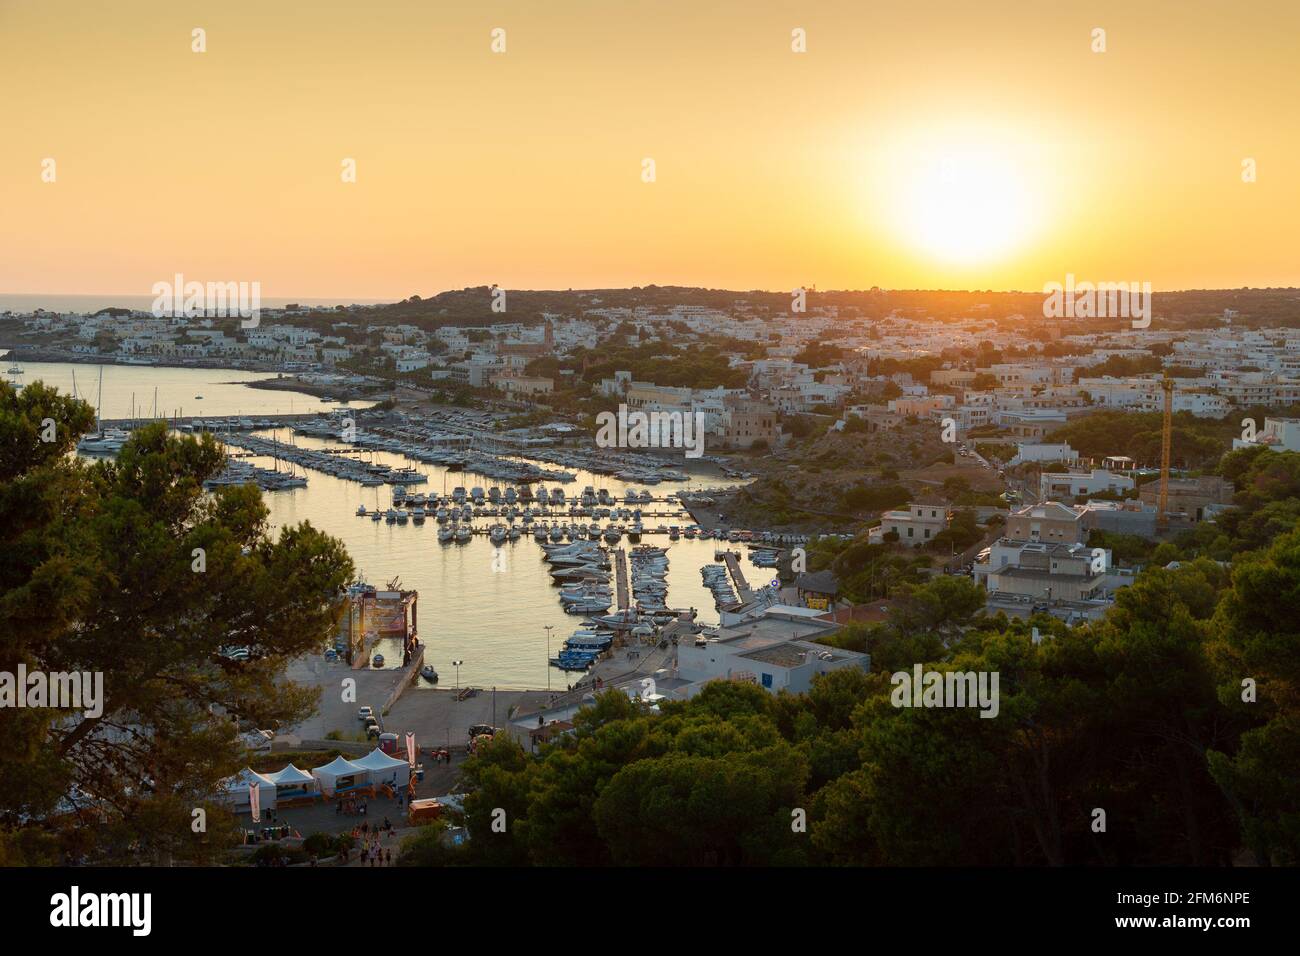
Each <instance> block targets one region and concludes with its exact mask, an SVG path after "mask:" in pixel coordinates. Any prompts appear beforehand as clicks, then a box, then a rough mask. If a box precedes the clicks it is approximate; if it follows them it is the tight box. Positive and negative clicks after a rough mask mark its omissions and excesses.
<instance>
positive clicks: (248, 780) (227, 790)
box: [221, 767, 275, 811]
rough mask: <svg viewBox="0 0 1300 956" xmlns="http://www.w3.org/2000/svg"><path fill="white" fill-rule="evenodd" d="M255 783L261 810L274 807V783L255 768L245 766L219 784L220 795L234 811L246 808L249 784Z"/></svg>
mask: <svg viewBox="0 0 1300 956" xmlns="http://www.w3.org/2000/svg"><path fill="white" fill-rule="evenodd" d="M254 783H255V784H257V796H258V802H259V803H260V804H261V808H262V809H263V810H274V809H275V783H274V782H273V781H272V780H271V779H270V778H269V777H264V776H262V775H261V774H260V773H258V772H257V771H256V770H252V769H250V768H248V767H245V768H244V769H243V770H241V771H240V772H239V773H237V774H235V776H233V777H231V778H230V779H229V780H226V781H224V782H223V783H222V785H221V790H222V796H223V797H224V798H225V800H226V801H227V802H228V803H230V804H232V805H233V806H234V808H235V810H236V811H239V810H247V809H248V808H249V807H248V804H249V799H248V787H249V784H254Z"/></svg>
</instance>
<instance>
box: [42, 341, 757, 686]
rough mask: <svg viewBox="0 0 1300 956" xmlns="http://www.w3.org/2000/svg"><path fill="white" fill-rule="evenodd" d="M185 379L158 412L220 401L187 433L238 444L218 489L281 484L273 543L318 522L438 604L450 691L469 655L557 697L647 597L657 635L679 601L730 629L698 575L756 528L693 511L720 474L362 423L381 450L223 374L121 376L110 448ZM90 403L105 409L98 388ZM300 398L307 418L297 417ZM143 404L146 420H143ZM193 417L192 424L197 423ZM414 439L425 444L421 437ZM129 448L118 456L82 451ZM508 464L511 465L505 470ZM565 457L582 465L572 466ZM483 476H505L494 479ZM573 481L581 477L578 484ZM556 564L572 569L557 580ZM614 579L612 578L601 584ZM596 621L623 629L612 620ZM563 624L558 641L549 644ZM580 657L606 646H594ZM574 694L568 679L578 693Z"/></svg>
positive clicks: (386, 644) (431, 641)
mask: <svg viewBox="0 0 1300 956" xmlns="http://www.w3.org/2000/svg"><path fill="white" fill-rule="evenodd" d="M74 371H75V372H76V377H77V384H78V386H79V394H81V395H82V396H83V397H87V395H88V393H90V392H91V390H92V389H95V388H96V387H97V378H98V375H97V371H94V372H93V371H92V370H91V369H88V368H87V367H85V366H81V367H80V368H75V369H74V368H73V367H69V368H68V370H67V378H68V381H67V383H66V386H65V387H67V388H68V389H69V390H71V386H72V381H71V379H72V374H73V372H74ZM25 372H26V374H25V375H24V378H26V379H27V380H29V381H33V380H36V379H39V378H46V379H48V378H49V374H48V369H40V368H37V367H35V366H34V365H33V364H32V363H25ZM92 374H93V375H94V376H95V381H92V380H91V375H92ZM173 377H179V378H180V379H182V380H184V384H183V386H181V387H180V388H176V387H175V386H172V388H174V389H175V391H173V392H171V393H169V392H168V390H167V389H168V386H166V385H163V384H159V385H158V386H157V387H158V396H159V397H158V408H159V413H160V415H161V412H162V409H164V408H165V407H166V406H167V405H168V404H169V403H170V401H172V400H175V399H179V398H180V397H181V396H184V398H185V401H186V402H187V403H192V402H194V401H195V398H194V396H196V395H203V396H204V399H203V402H202V403H203V406H204V410H205V411H208V410H209V409H210V413H209V414H205V415H203V416H199V417H197V419H196V417H195V416H193V415H188V416H185V417H184V418H181V419H173V423H174V424H176V425H178V426H182V427H181V428H180V429H179V430H184V431H188V432H191V433H192V432H194V431H195V430H198V431H200V432H204V431H207V432H210V433H211V434H213V436H214V437H215V438H217V439H218V440H219V441H221V442H222V443H223V444H225V445H226V447H227V448H228V449H229V452H230V458H229V459H228V462H227V467H226V470H225V471H224V472H223V474H222V475H219V476H217V477H216V478H215V479H214V482H215V483H216V484H223V483H224V484H228V483H243V482H244V481H248V480H252V481H254V482H256V483H257V484H258V485H259V486H260V487H263V488H264V489H266V491H267V493H266V494H265V496H264V501H265V502H266V506H267V508H268V510H269V513H270V515H269V523H270V530H271V532H272V533H278V529H279V528H282V527H286V526H290V525H294V524H297V523H299V522H302V521H309V522H311V524H312V525H314V526H315V527H318V528H320V529H322V530H324V531H325V532H327V533H329V534H331V535H333V536H335V537H337V538H339V539H340V540H341V541H342V542H343V543H344V545H345V546H346V547H347V549H348V552H349V554H351V555H352V557H353V560H354V562H355V564H356V568H357V575H358V579H360V580H378V581H388V580H392V579H396V578H398V577H399V576H400V578H401V580H402V581H403V587H404V588H407V589H410V590H412V591H417V592H418V593H419V594H420V595H421V598H422V604H423V609H424V614H423V622H422V627H421V632H420V641H421V642H422V644H421V648H422V652H423V654H424V659H423V661H422V666H424V665H427V666H429V667H431V668H432V669H433V671H432V672H433V673H437V674H439V675H440V678H441V679H440V681H439V683H438V685H437V686H440V687H447V686H449V684H450V683H452V682H453V678H452V675H451V670H450V669H449V668H450V662H451V661H452V660H460V661H462V664H461V666H460V667H459V668H458V671H459V674H458V681H459V685H460V686H462V687H464V686H467V685H473V686H479V687H491V686H497V687H499V688H503V689H504V688H514V689H524V688H536V687H546V686H547V685H548V679H549V681H550V683H551V685H552V686H554V685H555V678H556V676H557V675H560V676H561V680H567V681H572V680H576V679H577V678H578V677H581V676H582V673H581V672H582V671H583V670H585V669H586V668H580V669H579V670H578V671H577V672H573V671H569V672H568V676H567V678H565V677H564V676H563V673H562V672H561V671H559V670H557V668H556V666H553V665H556V664H557V663H558V660H559V658H558V651H559V649H560V648H561V647H562V645H563V641H564V640H566V639H569V638H570V637H571V636H573V635H574V634H575V632H582V631H592V630H594V631H597V632H598V633H597V635H596V637H595V638H590V636H589V635H584V634H579V635H578V641H577V643H578V644H579V645H581V644H583V643H584V639H588V638H590V639H593V640H597V641H598V642H599V640H600V639H601V638H603V637H605V636H609V637H610V638H611V642H613V641H614V640H615V639H616V638H615V637H614V633H613V632H612V631H611V630H610V628H611V626H612V625H611V621H618V620H621V622H622V623H623V624H626V625H628V626H627V627H624V628H623V629H622V637H620V638H617V639H618V640H626V641H640V640H643V639H646V635H645V634H644V633H643V634H641V635H634V634H633V633H632V630H633V628H635V627H637V626H638V625H639V624H640V623H641V622H640V618H639V617H638V616H637V615H636V612H635V608H636V607H637V605H638V604H639V605H640V606H641V607H642V608H643V609H644V610H646V611H647V612H649V626H650V627H651V629H652V630H653V629H654V628H656V627H658V628H660V629H662V627H663V624H662V623H659V624H656V623H654V622H655V621H656V620H658V621H659V622H664V621H669V620H672V617H671V611H672V609H681V610H682V611H684V612H685V613H686V614H687V615H688V616H689V615H690V614H692V613H694V614H695V615H696V620H697V621H698V623H700V624H710V623H716V621H717V612H716V604H715V600H714V595H713V593H712V592H711V591H710V590H709V588H708V587H706V586H705V584H704V582H703V581H702V580H701V577H700V574H699V570H698V569H699V568H700V567H702V566H704V565H706V564H709V563H712V562H713V561H714V557H715V549H716V547H717V546H718V543H719V542H721V541H731V540H737V541H738V540H740V539H741V534H742V533H741V532H739V531H728V530H723V529H712V530H710V529H704V528H701V527H699V526H698V525H697V524H696V523H695V522H694V520H693V518H692V517H691V515H690V512H689V509H688V507H687V505H688V504H689V503H690V502H693V501H695V500H701V499H702V500H707V494H706V486H705V482H707V481H710V480H712V479H709V478H705V479H703V480H699V479H697V480H695V481H694V482H693V481H691V480H689V479H688V480H659V481H649V482H648V481H645V480H643V478H644V476H645V472H644V471H638V472H637V475H638V477H637V478H636V480H628V479H626V478H619V477H618V476H617V475H610V474H597V473H596V472H594V471H587V470H584V469H581V468H577V467H572V466H571V465H569V464H568V463H569V462H573V461H576V460H578V459H577V458H574V457H573V455H575V454H576V455H578V456H579V457H581V452H578V451H576V450H573V449H570V448H568V447H565V448H564V449H550V453H551V455H552V457H560V458H563V459H564V462H562V463H557V462H549V463H548V462H546V461H542V460H541V459H533V458H528V457H524V456H514V457H506V458H500V457H498V456H497V455H496V454H495V453H496V452H505V453H508V452H510V451H511V450H512V449H511V448H510V446H509V445H507V444H492V443H491V442H490V440H483V439H482V438H481V436H477V435H475V436H466V437H462V438H460V439H447V440H445V441H438V440H437V439H436V437H434V436H437V435H450V434H452V433H453V431H454V429H453V428H452V427H451V426H450V425H449V423H448V422H445V421H439V422H437V423H429V424H428V425H427V427H425V426H423V425H421V426H418V427H417V426H404V427H409V429H410V430H411V431H412V433H413V435H408V436H403V437H401V438H399V437H397V436H396V435H394V436H384V435H382V434H380V432H379V431H378V430H377V429H376V430H369V429H367V428H364V427H361V428H359V429H358V437H359V438H361V439H364V440H365V443H366V444H368V445H372V446H373V447H365V445H363V444H362V443H361V442H356V443H353V442H343V441H340V440H339V438H338V437H336V436H334V435H331V434H329V433H327V432H328V430H329V429H333V428H336V427H338V426H339V424H340V423H341V419H342V417H343V415H344V412H343V411H340V410H337V409H334V410H333V411H334V414H333V415H332V416H324V415H320V414H311V415H310V417H308V416H306V415H304V414H303V413H302V412H300V411H299V401H298V398H297V397H296V396H291V395H288V394H287V393H284V392H277V391H262V390H253V389H247V388H244V387H243V386H239V385H227V386H222V385H221V384H220V382H221V381H227V380H229V379H232V378H235V377H236V375H235V374H234V373H231V372H228V371H225V370H215V371H213V370H189V369H157V368H151V367H145V366H142V367H129V368H128V367H113V368H108V369H106V370H105V373H104V384H103V397H102V408H103V416H104V417H103V419H102V420H101V424H102V426H103V429H102V430H103V433H104V434H103V436H102V437H103V438H105V439H108V443H109V444H110V445H112V444H117V443H119V442H121V441H125V440H126V437H127V435H128V434H129V429H130V427H131V426H132V425H133V424H139V423H142V422H146V421H148V420H149V417H150V415H149V414H148V412H147V410H146V406H145V404H144V403H145V399H146V397H147V400H148V401H147V406H148V408H149V409H151V408H152V406H153V403H154V390H155V381H156V380H157V381H159V382H162V381H163V380H169V379H172V378H173ZM251 377H252V376H250V378H251ZM232 393H233V394H232ZM133 395H134V396H135V397H134V399H133V397H132V396H133ZM89 398H90V400H91V401H92V402H94V399H95V396H93V395H90V396H89ZM290 400H292V402H293V406H294V411H293V412H290V410H289V409H288V407H287V406H288V403H289V401H290ZM303 402H304V404H308V403H310V405H315V406H317V407H316V408H315V412H316V413H320V412H330V411H331V409H329V408H326V407H321V406H320V403H318V402H316V400H314V399H311V398H310V397H307V396H304V397H303ZM132 408H134V409H135V410H136V416H135V417H134V419H133V417H132V416H131V415H130V410H131V409H132ZM355 408H356V406H355V405H354V406H353V407H352V408H350V409H348V410H347V413H348V414H351V413H352V412H353V410H354V409H355ZM360 417H361V416H360V415H358V418H360ZM363 421H364V420H363ZM186 425H188V426H189V428H188V429H185V428H184V427H183V426H186ZM314 431H319V432H321V434H319V435H318V434H313V432H314ZM366 436H371V437H370V438H367V437H366ZM413 436H423V437H422V438H421V440H418V441H417V440H416V438H415V437H413ZM469 438H472V439H473V442H472V447H473V449H474V451H473V455H474V456H479V457H475V458H474V460H469V459H468V458H467V460H465V461H463V462H462V461H460V460H455V459H456V457H457V456H468V454H469V453H470V449H471V442H470V440H469ZM394 441H396V442H398V447H396V448H394V447H393V446H391V445H389V444H388V443H389V442H394ZM401 445H410V446H411V449H417V450H418V449H420V448H422V449H423V451H424V452H425V454H426V457H433V455H434V453H435V452H436V453H440V454H441V453H445V454H446V455H447V457H448V458H449V459H452V460H447V461H445V462H440V461H421V460H420V459H419V458H417V457H414V456H412V455H410V454H408V450H409V449H403V448H401V447H400V446H401ZM118 447H120V444H119V445H118ZM114 452H115V449H114V448H111V447H106V448H105V449H104V450H103V451H94V450H85V451H84V452H83V453H85V454H90V455H94V454H101V455H105V454H113V453H114ZM570 452H573V454H570ZM494 462H497V463H499V462H506V463H508V464H511V466H512V467H511V468H510V469H509V471H508V472H502V471H500V470H499V469H498V468H497V467H496V466H495V465H494V464H493V463H494ZM557 464H559V466H560V468H563V469H565V470H564V472H563V474H560V473H559V471H560V469H559V468H556V467H555V466H556V465H557ZM610 464H619V465H621V466H623V467H622V468H620V470H624V469H625V468H626V465H627V463H626V462H613V463H611V462H608V461H607V462H606V463H605V465H606V466H609V465H610ZM478 467H483V468H484V469H485V470H486V471H491V472H493V474H487V473H484V471H478V470H476V468H478ZM639 467H640V466H639ZM646 467H648V466H646ZM529 468H533V469H536V472H534V471H530V470H527V469H529ZM606 470H608V468H607V467H606ZM666 470H667V471H669V472H673V469H671V468H669V469H666ZM537 472H554V473H555V474H554V475H553V476H552V477H551V478H549V479H546V480H534V481H524V482H520V481H516V480H513V478H502V477H499V475H500V474H509V475H511V476H516V475H521V474H523V475H534V474H536V473H537ZM277 476H279V477H277ZM570 476H571V480H563V479H564V478H569V477H570ZM656 477H657V476H656ZM440 512H442V514H441V515H440ZM467 512H468V513H467ZM440 519H441V520H440ZM674 529H675V530H674ZM543 539H545V541H544V543H545V545H547V546H550V545H562V546H563V545H573V544H576V543H578V542H582V543H583V545H584V547H588V548H590V547H591V546H593V545H594V546H595V551H591V552H588V554H589V555H590V556H591V557H593V558H594V560H595V563H596V566H594V567H588V568H586V569H585V570H583V571H575V570H574V567H573V566H572V565H570V566H569V567H568V568H567V569H564V568H558V567H556V566H554V565H553V564H552V563H551V562H548V561H546V560H545V558H546V551H544V550H543V547H542V543H543ZM649 542H655V544H656V545H659V546H664V547H667V548H668V551H667V553H666V555H652V554H651V553H650V552H641V554H644V555H645V556H644V557H638V552H637V548H638V547H640V546H642V545H643V544H648V543H649ZM620 550H623V551H625V553H626V557H625V559H624V562H625V566H626V571H625V573H626V579H625V582H626V589H627V593H626V597H625V598H621V597H620V596H619V595H618V594H616V593H615V591H616V586H615V584H613V583H611V582H613V581H614V580H615V573H614V571H613V569H614V568H615V567H616V564H615V562H614V561H613V560H611V559H610V558H609V556H608V555H609V553H610V552H613V553H615V554H616V553H617V552H618V551H620ZM597 555H599V556H597ZM655 558H662V560H661V561H660V560H654V559H655ZM606 567H607V568H608V570H606ZM555 571H560V575H561V576H560V577H556V576H555V575H554V574H553V572H555ZM601 575H606V576H607V579H606V580H600V576H601ZM607 592H608V593H607ZM602 602H603V603H602ZM620 612H630V613H631V619H630V620H627V619H618V618H615V617H614V616H615V615H617V614H619V613H620ZM656 615H657V618H656ZM597 618H605V619H606V620H605V621H603V622H598V621H597V620H596V619H597ZM588 622H590V623H588ZM547 625H550V626H551V628H552V632H551V633H552V634H553V635H554V644H553V645H552V646H551V647H550V648H549V650H548V635H547V631H546V629H545V628H546V626H547ZM402 643H403V642H402V641H400V640H397V639H395V638H393V637H389V636H385V635H383V634H380V635H378V636H377V639H376V640H375V642H374V646H373V647H372V648H371V649H370V651H369V658H368V667H367V669H368V670H374V669H375V667H374V665H375V661H374V655H375V654H378V655H379V656H380V657H381V658H382V661H383V663H382V665H381V667H380V669H381V670H383V671H389V670H393V669H395V668H400V667H401V666H402V662H403V660H404V658H405V656H406V655H405V652H404V651H405V649H404V648H403V646H402ZM587 643H589V641H588V642H587ZM569 649H570V650H578V651H589V650H592V647H590V646H575V647H572V648H569ZM577 660H580V657H579V658H575V657H573V656H572V655H568V654H566V655H565V663H566V664H568V665H572V664H574V663H575V661H577ZM548 672H549V673H548ZM563 686H564V685H563V683H562V684H560V687H561V689H562V688H563ZM433 688H434V684H433V683H431V682H430V681H429V680H426V679H424V678H420V679H418V680H416V682H415V684H414V685H413V686H411V687H410V689H409V691H408V692H409V693H416V694H419V693H423V692H428V691H432V690H433Z"/></svg>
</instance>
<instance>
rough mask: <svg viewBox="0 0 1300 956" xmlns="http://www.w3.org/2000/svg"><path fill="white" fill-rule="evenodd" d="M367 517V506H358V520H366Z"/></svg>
mask: <svg viewBox="0 0 1300 956" xmlns="http://www.w3.org/2000/svg"><path fill="white" fill-rule="evenodd" d="M365 516H366V506H365V505H357V517H358V518H364V517H365Z"/></svg>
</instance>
